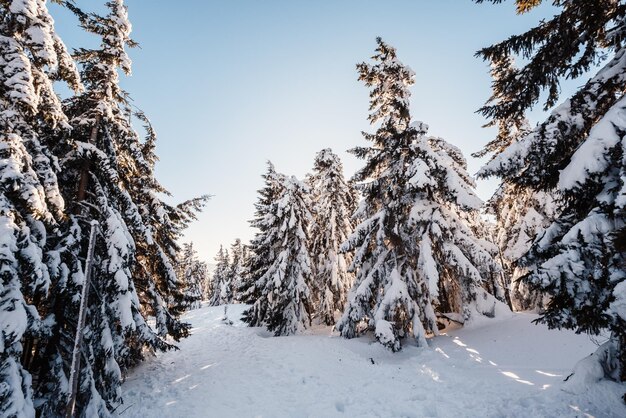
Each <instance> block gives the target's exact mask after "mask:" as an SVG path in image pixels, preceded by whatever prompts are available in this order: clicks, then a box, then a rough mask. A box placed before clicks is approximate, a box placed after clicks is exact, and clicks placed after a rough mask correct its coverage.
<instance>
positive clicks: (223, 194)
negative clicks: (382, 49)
mask: <svg viewBox="0 0 626 418" xmlns="http://www.w3.org/2000/svg"><path fill="white" fill-rule="evenodd" d="M93 3H95V2H93V1H87V0H78V1H77V4H78V5H79V6H82V7H83V8H85V9H86V10H89V7H93ZM127 5H128V8H129V16H130V20H131V22H132V24H133V37H134V39H135V40H136V41H138V42H139V43H140V45H141V47H140V48H138V49H135V50H132V51H131V57H132V59H133V63H134V66H133V75H132V77H129V78H124V79H123V81H122V83H123V87H124V88H125V89H127V90H128V91H129V92H130V93H131V95H132V97H133V99H134V102H135V104H136V105H137V106H138V107H140V108H142V109H143V110H144V111H145V112H146V113H147V115H148V116H149V117H150V118H151V120H152V122H153V124H154V126H155V128H156V130H157V133H158V135H159V142H158V148H157V153H158V155H159V157H160V162H159V163H158V166H157V175H158V178H159V180H160V181H161V182H162V183H163V184H164V185H165V186H166V187H167V188H168V189H169V190H170V191H171V192H172V193H173V195H174V200H173V202H176V201H182V200H185V199H188V198H191V197H194V196H198V195H200V194H211V195H213V198H212V199H211V201H210V202H209V203H208V205H207V207H206V209H205V210H204V212H203V213H202V214H201V215H200V217H199V220H198V221H197V222H196V223H194V224H193V225H192V226H191V228H190V229H189V231H188V233H187V235H186V237H185V240H187V241H188V240H192V241H193V242H194V244H195V245H196V247H197V249H198V250H199V253H200V257H201V258H202V259H205V260H209V261H211V260H212V259H213V257H214V255H215V253H216V252H217V250H218V249H219V245H220V244H225V245H230V244H231V243H232V242H233V241H234V239H235V238H237V237H240V238H242V239H243V240H244V241H247V240H248V239H249V238H251V237H252V235H253V233H254V230H252V229H250V228H249V226H248V222H247V221H248V220H249V219H251V218H252V216H253V210H254V208H253V203H254V202H255V200H256V197H257V196H256V190H257V189H258V188H260V187H261V185H262V180H261V177H260V175H261V174H262V173H263V172H264V170H265V161H266V160H268V159H270V160H272V162H274V164H275V165H276V167H277V169H278V170H279V171H282V172H285V173H288V174H294V175H296V176H298V177H299V178H302V177H303V176H304V174H305V173H306V172H308V171H309V170H310V169H311V166H312V163H313V157H314V155H315V153H316V152H317V151H319V150H320V149H322V148H326V147H330V148H332V149H333V150H334V151H335V152H337V153H338V154H339V155H340V156H341V157H342V159H343V160H344V166H345V171H346V175H347V176H350V175H352V173H354V171H355V170H356V169H357V168H358V167H360V165H361V162H360V161H358V160H356V159H354V158H353V157H352V156H351V155H349V154H347V153H346V152H345V151H346V150H347V149H349V148H352V147H354V146H356V145H363V144H364V143H365V141H364V140H363V138H362V137H361V134H360V132H361V131H362V130H370V129H371V128H370V127H369V126H368V123H367V120H366V118H367V114H368V90H367V89H366V88H365V87H364V86H363V85H362V84H360V83H359V82H358V81H357V75H356V70H355V64H356V63H357V62H360V61H363V60H367V59H369V57H370V56H372V55H373V53H374V48H375V38H376V37H377V36H381V37H382V38H383V39H384V40H385V41H386V42H388V43H390V44H392V45H394V46H395V47H396V48H397V50H398V55H399V58H400V59H401V60H402V61H403V62H404V63H405V64H408V65H409V66H411V67H412V68H413V70H414V71H415V72H416V84H415V86H414V87H413V89H412V92H413V97H412V114H413V117H414V119H418V120H422V121H424V122H426V123H427V124H428V125H429V126H430V133H431V134H433V135H437V136H441V137H443V138H445V139H446V140H448V141H449V142H451V143H453V144H455V145H457V146H459V147H460V148H461V149H462V150H463V152H464V153H465V155H466V157H467V158H468V161H469V168H470V172H472V173H474V172H476V170H477V169H478V167H479V166H480V163H481V162H480V161H477V160H475V159H473V158H471V157H470V155H469V154H470V153H471V152H474V151H477V150H479V149H480V148H481V146H482V145H484V144H485V143H486V142H488V141H489V140H490V139H491V138H492V137H493V135H494V131H493V130H491V129H485V128H482V127H481V126H482V125H483V124H484V122H485V120H484V119H483V118H482V117H481V116H480V115H477V114H475V111H476V110H477V109H478V108H479V107H480V106H481V105H482V104H483V103H484V102H485V100H486V99H487V98H488V96H489V93H490V78H489V74H488V67H487V65H486V64H485V63H483V62H482V61H481V60H480V59H478V58H475V57H474V53H475V51H477V50H478V49H480V48H481V47H484V46H487V45H490V44H492V43H494V42H497V41H499V40H502V39H505V38H506V37H508V36H510V35H512V34H516V33H521V32H522V31H524V30H526V29H528V28H530V27H531V26H533V25H535V24H536V23H537V22H538V21H539V20H540V19H541V18H544V17H549V16H551V14H552V10H551V9H550V7H549V6H542V7H540V8H538V9H537V10H535V11H533V12H532V13H529V14H526V15H523V16H518V15H516V14H515V10H514V5H513V4H512V2H511V1H508V2H505V3H504V4H500V5H491V4H490V3H486V4H480V5H477V4H475V3H473V2H472V1H470V0H406V1H400V0H389V1H384V2H383V1H380V0H379V1H370V0H344V1H334V0H317V1H298V0H281V1H270V0H265V1H259V0H257V1H244V0H221V1H212V0H211V1H209V0H181V1H176V2H172V1H161V0H151V1H145V0H127ZM51 10H52V11H53V15H54V16H55V20H56V26H57V30H58V32H59V33H60V34H61V36H62V38H63V39H64V40H65V42H66V43H67V44H68V46H69V47H70V48H73V47H79V46H85V45H90V42H91V43H92V42H93V40H92V39H90V38H89V37H88V36H86V35H85V34H83V33H82V32H81V31H80V30H79V29H77V27H76V25H77V22H76V20H75V19H74V18H73V17H72V16H70V15H69V14H67V13H66V12H63V11H62V10H59V8H58V7H57V6H51ZM577 84H580V83H573V84H571V85H572V86H575V85H577ZM566 88H567V86H566ZM533 116H534V117H539V116H540V112H539V111H537V112H534V114H531V119H532V118H533ZM535 121H536V120H535ZM495 184H496V183H495V181H489V182H479V185H478V192H479V195H480V196H481V197H482V198H483V199H486V198H488V197H489V196H490V194H491V192H492V191H493V188H494V187H495Z"/></svg>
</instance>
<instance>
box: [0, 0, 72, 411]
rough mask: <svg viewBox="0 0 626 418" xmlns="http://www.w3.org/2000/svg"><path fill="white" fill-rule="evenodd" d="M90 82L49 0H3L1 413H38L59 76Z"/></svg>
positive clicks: (55, 193) (62, 127)
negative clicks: (36, 362)
mask: <svg viewBox="0 0 626 418" xmlns="http://www.w3.org/2000/svg"><path fill="white" fill-rule="evenodd" d="M56 80H63V81H65V82H67V83H68V85H69V86H70V87H71V88H73V89H74V90H76V91H80V89H81V88H82V86H81V84H80V82H79V77H78V72H77V71H76V68H75V65H74V62H73V60H72V59H71V57H70V55H69V54H68V53H67V50H66V48H65V45H64V44H63V42H62V41H61V39H60V38H59V36H58V35H57V34H56V32H55V29H54V25H53V20H52V17H51V16H50V14H49V12H48V9H47V6H46V2H45V1H42V0H22V1H2V2H0V127H1V128H0V415H1V416H5V417H31V416H34V414H35V412H34V406H33V398H32V386H31V375H30V373H29V371H28V370H27V369H29V365H30V363H31V352H32V350H33V345H34V342H35V341H36V340H39V339H45V338H48V337H49V335H50V334H49V333H50V329H49V327H48V324H49V323H48V322H42V316H44V315H45V310H44V305H45V299H46V297H47V295H48V294H49V291H50V287H51V283H52V281H53V280H54V279H55V275H56V274H58V270H57V269H56V266H57V258H58V256H57V252H56V251H55V249H54V243H55V241H56V240H57V237H56V233H55V231H56V229H57V228H58V222H60V221H61V219H62V217H63V212H64V210H65V203H64V201H63V198H62V197H61V194H60V192H59V184H58V181H57V175H58V173H59V166H58V162H57V159H56V158H55V156H54V154H53V153H52V151H51V149H50V147H51V146H52V145H54V138H55V137H56V135H57V134H58V133H59V132H64V133H67V130H68V128H69V125H68V124H67V118H66V116H65V114H64V112H63V110H62V106H61V102H60V100H59V98H58V97H57V95H56V93H55V92H54V90H53V87H52V84H53V81H56Z"/></svg>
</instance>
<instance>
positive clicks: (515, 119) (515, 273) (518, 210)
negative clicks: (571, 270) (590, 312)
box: [474, 57, 556, 310]
mask: <svg viewBox="0 0 626 418" xmlns="http://www.w3.org/2000/svg"><path fill="white" fill-rule="evenodd" d="M502 60H503V61H502V62H496V63H494V65H493V66H492V72H491V73H492V77H493V80H494V83H498V82H499V81H500V80H502V79H503V78H506V77H509V76H510V75H511V73H512V72H513V71H515V68H514V65H513V60H512V58H510V57H504V58H502ZM499 94H500V95H504V94H506V93H504V92H500V93H499ZM502 99H506V98H505V97H502ZM488 125H489V126H493V125H497V128H498V133H497V136H496V138H495V139H493V140H492V141H491V142H489V143H488V144H487V145H486V146H485V147H484V148H483V149H482V150H481V151H479V152H477V153H475V154H474V156H475V157H483V156H485V155H488V154H492V158H493V157H494V156H496V155H498V154H499V153H500V152H502V151H503V150H504V149H506V148H507V147H508V146H510V145H511V144H513V143H515V142H517V141H519V140H521V139H522V138H523V137H524V136H525V135H527V134H528V133H529V132H530V131H531V129H530V126H529V124H528V121H527V120H526V118H524V117H523V116H522V115H514V116H512V117H508V118H505V119H494V120H492V121H491V122H490V123H489V124H488ZM478 176H479V177H485V175H484V173H483V171H479V173H478ZM487 208H488V211H489V212H490V213H491V214H493V215H495V217H496V230H495V237H494V240H495V242H496V244H497V245H498V252H499V254H498V259H499V261H500V264H501V265H502V268H503V269H504V273H505V277H506V283H505V286H506V287H507V291H508V292H509V295H510V296H509V298H510V304H511V307H512V308H513V309H516V310H528V309H538V310H543V309H544V308H545V306H546V303H547V301H548V297H547V295H545V294H544V293H543V292H541V291H538V290H533V289H531V288H530V287H529V286H528V285H527V284H526V283H524V282H523V281H521V280H520V279H521V277H523V276H524V275H525V274H526V273H527V269H526V268H524V267H522V266H520V265H518V260H520V258H521V257H522V256H523V255H524V254H525V253H526V252H527V251H528V249H529V248H530V246H531V244H532V242H533V240H534V239H535V237H536V236H537V235H539V234H540V233H541V232H543V229H544V228H545V227H547V226H548V224H549V222H550V219H551V218H552V217H553V216H554V214H555V210H556V204H555V202H554V198H553V196H552V192H551V191H542V190H533V189H532V188H530V187H527V186H523V185H519V184H515V183H513V182H510V181H507V180H504V181H503V183H502V184H501V185H500V186H499V187H498V189H497V190H496V192H495V193H494V195H493V196H492V197H491V199H490V200H489V201H488V202H487Z"/></svg>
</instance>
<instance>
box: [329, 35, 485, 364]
mask: <svg viewBox="0 0 626 418" xmlns="http://www.w3.org/2000/svg"><path fill="white" fill-rule="evenodd" d="M377 43H378V48H377V49H376V52H377V53H376V55H375V56H374V57H373V60H374V64H373V65H372V64H367V63H362V64H359V65H357V69H358V71H359V80H361V81H363V82H364V83H365V85H366V86H368V87H371V88H372V90H371V92H370V98H371V101H370V110H371V111H372V113H371V114H370V116H369V120H370V122H371V123H372V124H376V123H378V122H380V124H379V127H378V129H377V131H376V132H375V133H373V134H369V133H364V134H363V135H364V136H365V139H367V140H368V141H371V142H372V143H373V144H372V146H371V147H358V148H355V149H353V150H352V152H353V153H354V154H355V155H356V156H357V157H359V158H361V159H364V160H366V162H365V166H364V167H363V168H362V169H361V170H359V171H358V172H357V173H356V175H355V176H354V180H355V181H356V182H357V186H358V188H359V189H360V190H361V192H362V194H363V200H362V201H361V203H360V205H359V208H358V210H357V217H358V218H359V219H362V221H361V223H360V224H359V225H358V226H357V227H356V229H355V231H354V233H353V234H352V235H351V236H350V237H349V239H348V241H347V242H346V243H345V244H344V246H343V250H345V251H356V254H355V257H354V262H353V268H354V269H355V270H356V272H357V276H356V282H355V284H354V286H353V288H352V290H351V292H350V295H349V297H348V305H347V307H346V310H345V312H344V314H343V317H342V318H341V320H340V321H339V322H338V324H337V329H338V330H339V331H340V332H341V335H343V336H344V337H348V338H351V337H354V336H356V335H358V334H359V333H360V332H362V331H363V330H365V329H371V330H373V331H374V333H375V335H376V338H377V339H378V340H379V342H381V343H382V344H383V345H385V346H387V347H389V348H390V349H392V350H394V351H397V350H399V349H400V348H401V343H400V340H401V338H402V337H404V336H406V335H408V334H412V335H413V336H414V337H415V339H416V340H417V342H418V344H419V345H422V346H423V345H425V344H426V334H427V332H430V333H433V334H437V333H438V329H437V323H436V316H435V309H438V310H439V311H441V312H457V313H462V314H463V315H464V316H465V317H466V318H467V317H469V316H470V315H471V314H472V312H473V309H472V307H476V308H477V309H478V310H479V311H480V312H483V313H489V311H492V310H493V307H494V303H495V301H494V300H493V297H489V295H488V294H487V293H486V292H484V291H483V290H482V289H480V286H481V284H482V279H483V278H482V277H481V274H480V271H479V269H478V268H477V266H480V265H481V264H482V265H485V264H492V265H493V264H494V263H493V260H492V259H491V256H490V254H489V253H488V252H487V251H486V250H485V249H484V248H483V247H482V246H481V245H480V244H479V243H478V242H477V239H476V237H475V236H474V234H473V232H472V231H471V230H470V228H469V227H468V226H467V224H466V223H465V221H464V220H463V219H461V218H460V217H459V213H462V212H465V211H468V212H472V211H475V210H477V209H478V208H479V207H480V206H481V202H480V199H478V198H477V197H476V195H475V194H474V192H473V190H472V187H473V184H472V182H471V179H470V177H469V175H468V174H467V173H466V172H465V160H464V159H462V155H461V154H460V151H458V149H456V148H454V147H451V146H449V145H448V144H446V143H445V142H444V141H443V140H441V139H439V138H432V137H428V136H426V133H427V128H428V127H427V126H426V125H425V124H424V123H422V122H414V123H411V116H410V112H409V96H410V92H409V86H411V85H412V84H413V78H414V73H413V71H412V70H411V69H410V68H408V67H406V66H405V65H404V64H402V63H401V62H400V61H399V60H398V58H397V56H396V50H395V49H394V48H392V47H391V46H389V45H387V44H386V43H384V42H383V41H382V40H381V39H380V38H378V39H377ZM453 151H454V152H453ZM454 161H456V163H454V164H453V162H454ZM485 302H487V303H485ZM487 305H489V306H487Z"/></svg>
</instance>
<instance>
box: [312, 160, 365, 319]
mask: <svg viewBox="0 0 626 418" xmlns="http://www.w3.org/2000/svg"><path fill="white" fill-rule="evenodd" d="M307 182H308V183H309V185H310V187H311V200H312V204H313V210H312V212H313V222H312V224H311V228H310V236H311V245H310V248H311V258H312V260H313V280H312V282H313V285H312V288H313V289H315V293H317V295H316V296H315V303H316V305H317V308H316V311H315V314H316V315H318V316H319V318H320V320H321V321H322V322H323V323H325V324H327V325H334V324H335V322H336V318H335V317H336V314H337V313H341V312H343V308H344V305H345V303H346V297H347V294H348V290H350V288H351V287H352V282H353V281H354V275H353V273H351V272H348V268H349V266H350V264H352V256H351V254H346V253H342V252H340V247H341V244H342V243H344V242H345V241H346V240H347V239H348V237H349V236H350V234H351V233H352V230H353V229H354V225H353V222H352V214H353V213H354V212H355V210H356V204H357V202H356V199H355V197H356V193H355V190H354V187H353V185H352V184H350V183H348V182H347V181H346V180H345V178H344V176H343V164H342V163H341V160H339V157H338V156H337V155H336V154H333V152H332V150H331V149H324V150H322V151H320V152H319V153H318V154H317V155H316V157H315V163H314V166H313V173H312V175H311V176H310V177H309V178H308V179H307Z"/></svg>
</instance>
